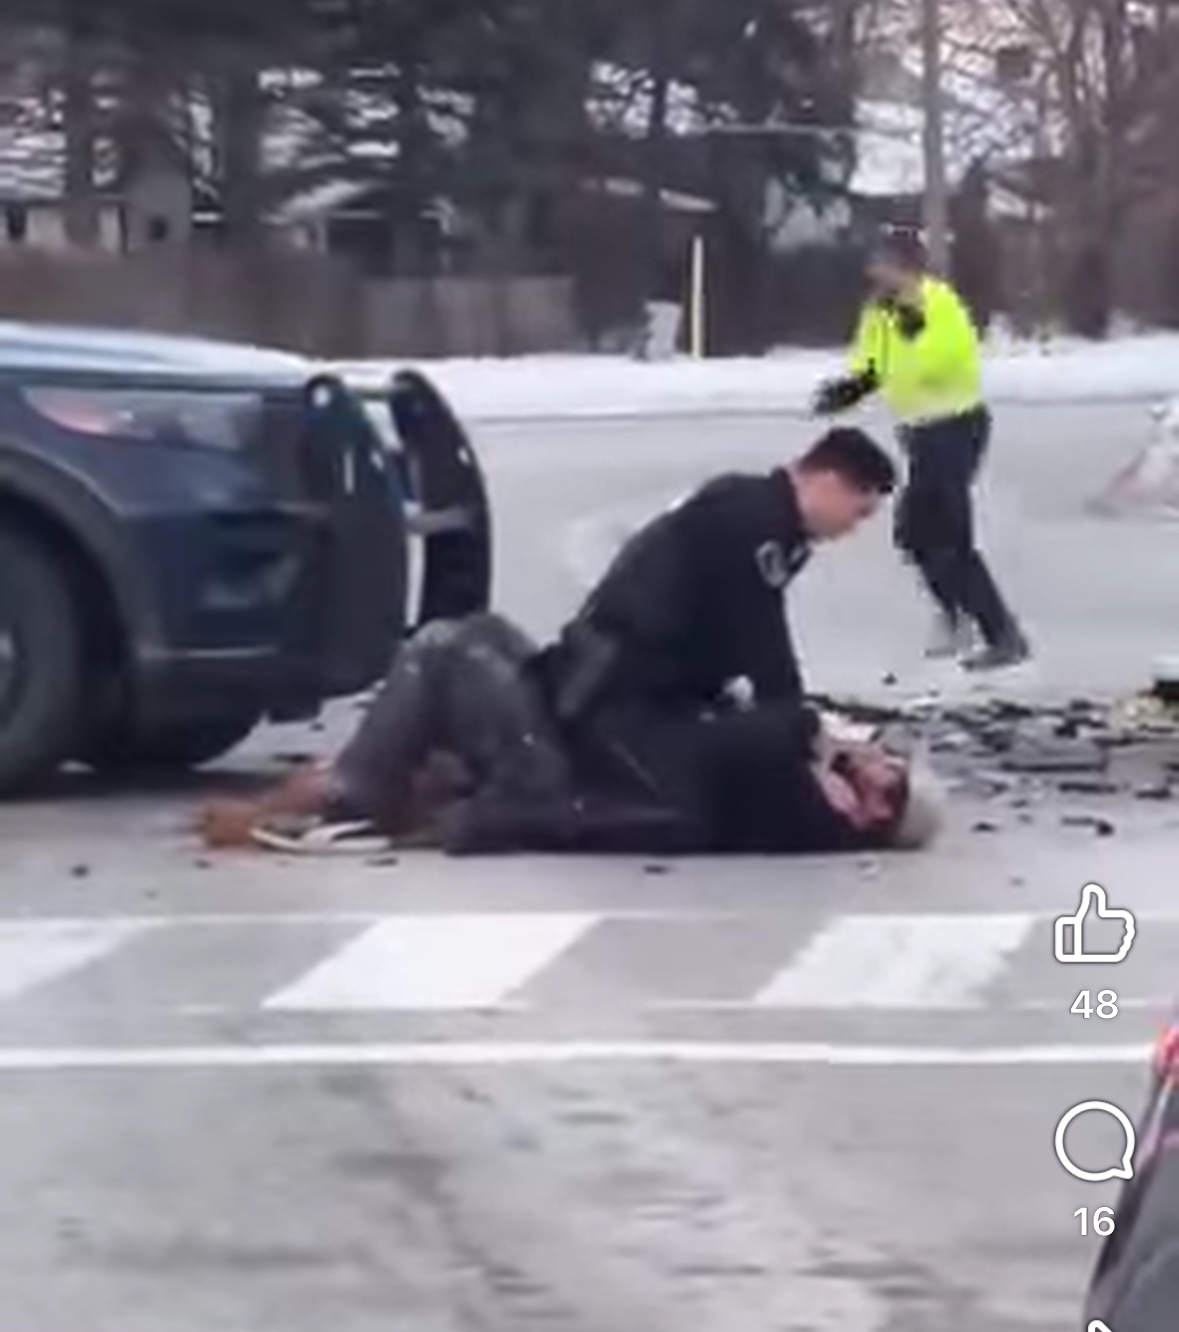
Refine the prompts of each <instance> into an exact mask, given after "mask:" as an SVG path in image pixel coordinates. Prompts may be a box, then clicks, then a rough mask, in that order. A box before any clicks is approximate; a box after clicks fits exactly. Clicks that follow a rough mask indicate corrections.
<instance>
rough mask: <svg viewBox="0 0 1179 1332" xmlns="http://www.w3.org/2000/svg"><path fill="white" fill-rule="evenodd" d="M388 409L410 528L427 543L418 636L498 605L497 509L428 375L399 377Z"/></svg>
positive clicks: (412, 624)
mask: <svg viewBox="0 0 1179 1332" xmlns="http://www.w3.org/2000/svg"><path fill="white" fill-rule="evenodd" d="M388 405H389V412H390V414H391V416H392V418H393V426H394V430H395V432H396V436H397V440H398V442H399V444H400V448H401V454H400V464H401V468H402V472H403V475H402V477H401V482H402V486H403V488H404V491H405V493H406V497H407V502H406V509H405V512H406V525H407V529H408V532H409V534H410V536H411V537H416V538H418V539H419V540H420V541H421V543H422V560H421V573H420V591H419V595H418V599H417V606H416V608H415V613H413V614H411V615H410V616H409V626H408V627H409V631H410V632H413V630H414V629H417V628H420V627H421V626H422V625H424V624H428V623H430V621H431V620H439V619H455V618H458V617H460V616H463V615H470V614H473V613H475V612H478V611H482V610H486V609H487V608H488V606H489V605H490V602H491V577H492V529H491V506H490V503H489V500H488V494H487V485H486V482H485V480H484V476H483V472H482V469H481V468H480V466H479V460H478V459H477V458H476V456H475V452H474V450H473V449H472V447H471V442H470V440H469V439H468V438H467V433H466V431H465V430H464V429H463V427H462V426H461V425H460V424H459V422H458V418H457V417H456V416H455V414H454V412H453V411H451V408H450V405H449V404H448V403H447V401H446V399H445V398H444V397H443V396H442V394H441V393H440V392H439V391H438V389H437V388H435V386H434V385H433V384H432V383H431V382H430V380H428V379H427V378H426V376H425V375H423V374H420V373H419V372H418V371H416V370H403V371H401V372H400V373H398V374H397V375H395V376H394V377H393V381H392V383H391V384H390V386H389V392H388Z"/></svg>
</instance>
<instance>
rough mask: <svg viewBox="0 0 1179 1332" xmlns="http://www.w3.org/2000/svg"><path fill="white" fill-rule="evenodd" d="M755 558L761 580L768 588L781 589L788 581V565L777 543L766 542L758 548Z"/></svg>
mask: <svg viewBox="0 0 1179 1332" xmlns="http://www.w3.org/2000/svg"><path fill="white" fill-rule="evenodd" d="M755 558H756V559H757V567H758V568H759V569H760V570H761V576H762V578H764V579H765V581H766V582H767V583H768V584H769V585H770V587H772V588H776V589H781V588H784V587H785V586H786V584H787V583H788V582H789V581H790V565H789V562H788V561H787V559H786V552H785V551H784V550H783V549H782V547H781V545H780V543H779V542H777V541H767V542H766V543H765V545H764V546H758V548H757V552H756V557H755Z"/></svg>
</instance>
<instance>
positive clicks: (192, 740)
mask: <svg viewBox="0 0 1179 1332" xmlns="http://www.w3.org/2000/svg"><path fill="white" fill-rule="evenodd" d="M257 724H258V716H257V714H255V713H250V714H248V715H242V714H237V715H229V716H225V717H206V718H202V719H200V720H194V721H188V722H177V723H174V724H173V725H171V726H165V727H161V728H160V729H158V730H152V731H146V732H143V733H139V734H137V733H135V732H129V731H127V730H125V729H123V730H116V731H112V732H110V733H108V734H107V735H105V736H103V737H102V738H101V739H99V740H97V741H96V742H95V743H94V744H93V745H92V746H91V747H90V749H89V750H88V752H87V754H86V759H85V761H86V763H87V764H88V765H89V766H90V767H91V768H94V769H95V770H96V771H98V772H135V771H156V772H160V771H173V772H174V771H184V770H185V769H188V768H199V767H202V766H203V765H204V764H206V763H212V762H213V760H214V759H219V758H220V757H221V756H222V755H223V754H228V753H229V751H230V750H231V749H235V748H236V747H237V746H238V745H239V744H241V742H242V741H243V740H244V739H245V738H246V736H248V735H249V734H250V732H251V731H252V730H253V729H254V727H255V726H257Z"/></svg>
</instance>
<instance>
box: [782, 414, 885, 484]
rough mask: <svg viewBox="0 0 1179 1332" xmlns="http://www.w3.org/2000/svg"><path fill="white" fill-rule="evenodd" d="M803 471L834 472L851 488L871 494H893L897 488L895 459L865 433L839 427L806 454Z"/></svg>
mask: <svg viewBox="0 0 1179 1332" xmlns="http://www.w3.org/2000/svg"><path fill="white" fill-rule="evenodd" d="M798 465H799V467H800V468H801V469H802V470H803V471H804V472H835V473H836V474H837V475H838V476H840V477H842V478H843V480H844V481H846V482H847V483H848V485H850V486H852V487H854V489H856V490H862V491H864V492H865V493H866V494H871V495H891V494H892V492H893V491H894V490H895V489H896V485H897V469H896V467H895V466H894V465H893V461H892V459H891V458H890V457H889V456H888V454H887V453H885V451H884V450H883V449H882V448H881V447H880V445H879V444H877V443H876V441H875V440H874V439H873V438H872V436H871V435H869V434H868V433H867V432H866V431H863V430H860V429H858V428H857V427H855V426H837V427H836V428H835V429H834V430H829V431H828V432H827V433H826V434H825V435H824V436H823V438H822V439H820V440H819V441H818V442H817V443H816V444H812V445H811V447H810V448H809V449H808V450H807V452H806V453H804V454H803V456H802V458H801V459H800V460H799V464H798Z"/></svg>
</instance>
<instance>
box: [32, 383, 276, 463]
mask: <svg viewBox="0 0 1179 1332" xmlns="http://www.w3.org/2000/svg"><path fill="white" fill-rule="evenodd" d="M21 396H22V397H23V399H24V402H25V405H26V406H27V407H28V408H29V409H30V410H31V411H33V412H35V413H36V414H37V415H38V416H40V417H42V418H44V419H45V420H46V421H51V422H53V424H54V425H56V426H60V427H61V428H62V429H64V430H69V431H72V432H73V433H75V434H80V435H91V436H95V437H105V438H112V439H113V438H117V439H123V440H125V439H131V440H142V441H144V442H145V443H155V444H173V445H178V446H181V447H188V448H214V449H231V450H236V449H242V448H245V447H246V446H247V445H248V444H249V443H250V441H251V440H252V439H254V438H256V437H257V433H258V430H259V429H260V423H261V419H262V396H261V394H258V393H250V392H232V393H226V392H220V391H217V392H200V391H199V390H192V389H181V390H174V389H106V388H67V387H58V386H48V385H40V386H34V387H26V388H24V389H22V391H21Z"/></svg>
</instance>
